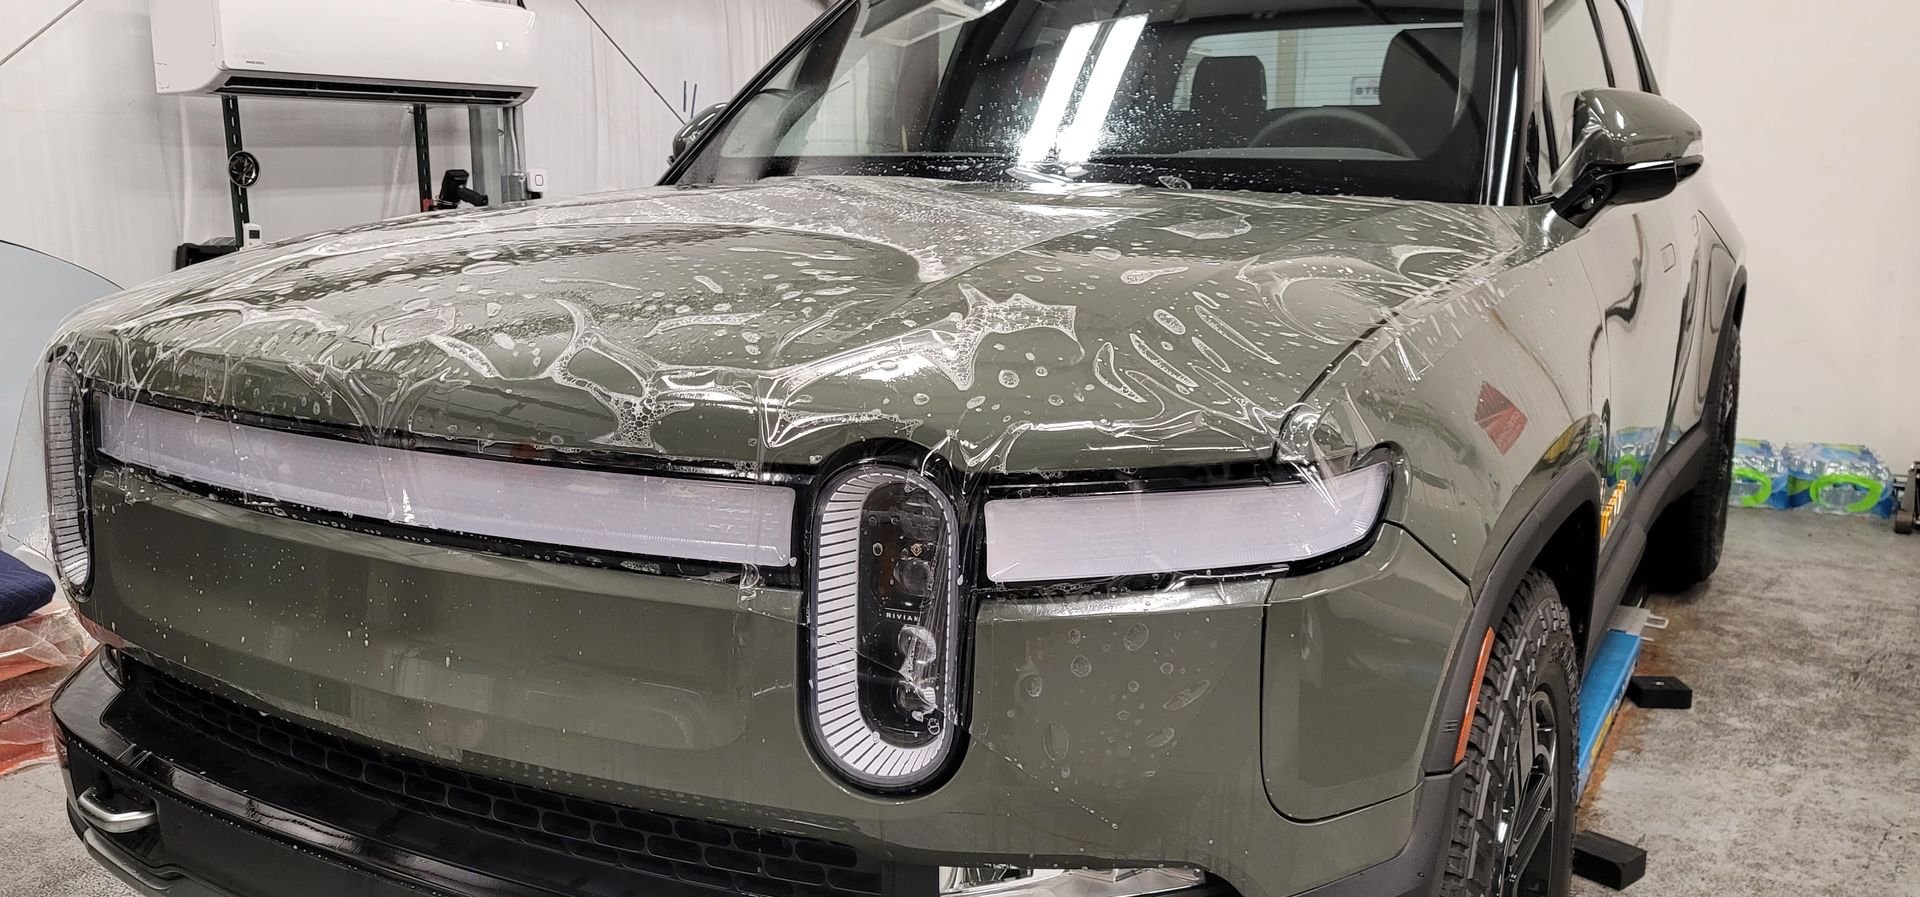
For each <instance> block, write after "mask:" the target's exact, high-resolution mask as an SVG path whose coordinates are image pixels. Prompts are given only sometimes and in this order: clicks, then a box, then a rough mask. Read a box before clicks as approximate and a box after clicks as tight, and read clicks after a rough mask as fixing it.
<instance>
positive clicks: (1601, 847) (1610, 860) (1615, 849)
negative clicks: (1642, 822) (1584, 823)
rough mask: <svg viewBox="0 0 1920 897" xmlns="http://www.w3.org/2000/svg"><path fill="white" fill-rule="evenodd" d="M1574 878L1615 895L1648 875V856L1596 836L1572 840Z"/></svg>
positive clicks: (1584, 834) (1580, 835) (1583, 834)
mask: <svg viewBox="0 0 1920 897" xmlns="http://www.w3.org/2000/svg"><path fill="white" fill-rule="evenodd" d="M1573 874H1575V875H1578V876H1580V877H1581V878H1584V879H1586V880H1588V881H1591V882H1597V883H1599V884H1603V885H1606V886H1607V887H1609V888H1612V889H1614V890H1616V891H1618V890H1622V889H1624V888H1625V887H1626V886H1627V885H1630V884H1633V883H1634V882H1636V881H1639V880H1640V879H1641V878H1643V877H1644V876H1646V874H1647V852H1646V851H1644V850H1641V849H1640V848H1638V847H1635V846H1633V845H1631V844H1628V843H1626V842H1625V841H1615V840H1614V839H1612V838H1609V837H1607V836H1606V835H1596V834H1594V833H1593V832H1576V833H1575V834H1574V836H1573Z"/></svg>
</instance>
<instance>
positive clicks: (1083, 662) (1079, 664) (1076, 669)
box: [1067, 654, 1093, 679]
mask: <svg viewBox="0 0 1920 897" xmlns="http://www.w3.org/2000/svg"><path fill="white" fill-rule="evenodd" d="M1067 668H1068V669H1070V670H1072V671H1073V674H1074V675H1075V676H1078V677H1080V678H1082V679H1085V678H1087V677H1088V676H1090V675H1092V674H1093V661H1091V660H1088V659H1087V655H1085V654H1076V655H1074V657H1073V662H1072V663H1069V664H1068V665H1067Z"/></svg>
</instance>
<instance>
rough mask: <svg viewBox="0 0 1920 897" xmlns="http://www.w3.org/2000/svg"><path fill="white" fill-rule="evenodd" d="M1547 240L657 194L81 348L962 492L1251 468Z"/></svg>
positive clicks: (194, 392) (343, 411)
mask: <svg viewBox="0 0 1920 897" xmlns="http://www.w3.org/2000/svg"><path fill="white" fill-rule="evenodd" d="M1517 222H1518V219H1517V218H1513V217H1510V216H1508V215H1506V214H1505V213H1502V212H1501V211H1499V210H1496V209H1487V208H1478V207H1462V206H1447V205H1439V204H1431V203H1416V202H1405V201H1398V200H1384V199H1356V198H1343V197H1311V196H1293V195H1272V194H1256V193H1224V192H1214V191H1175V190H1147V189H1139V188H1129V187H1116V186H1110V185H1100V186H1087V187H1081V186H1067V187H1054V186H1040V187H1036V186H1022V185H1005V184H960V183H948V182H940V181H925V180H912V179H902V178H798V179H782V180H771V181H763V182H759V183H756V184H751V185H746V186H740V187H723V188H708V189H699V190H684V189H672V188H656V189H650V190H641V191H634V192H628V193H620V194H609V195H605V196H598V197H591V198H586V199H580V200H574V201H569V202H562V203H549V204H536V205H522V206H515V207H508V208H502V209H494V210H484V211H476V212H468V213H457V214H445V215H432V216H422V217H417V218H410V219H405V220H401V221H397V222H391V223H387V224H381V225H374V226H368V227H362V228H356V229H352V230H347V231H342V232H339V233H333V234H324V235H320V236H316V237H312V238H308V239H305V240H302V241H299V242H296V243H292V244H289V245H286V246H281V247H274V248H270V249H262V250H253V251H247V252H242V253H237V254H235V255H233V256H229V257H227V258H225V259H221V260H219V261H217V262H213V263H209V264H207V265H203V266H200V267H197V268H193V269H189V270H186V271H182V272H178V273H176V274H174V275H172V276H169V277H167V278H163V279H161V280H159V281H155V282H153V283H151V284H148V285H146V286H143V287H141V288H138V289H135V290H132V291H129V292H127V293H124V294H121V295H119V296H117V297H114V298H112V299H109V300H106V301H104V302H103V303H101V304H98V305H96V306H94V307H92V308H91V309H89V310H88V311H87V312H85V313H83V314H82V315H80V316H79V317H78V318H76V320H74V321H73V322H71V323H70V324H69V326H68V329H67V331H66V332H65V333H64V334H63V335H62V336H61V337H60V341H61V342H63V343H66V344H70V345H72V346H73V347H74V348H75V349H76V351H78V352H79V353H80V357H81V358H82V359H83V360H84V362H85V363H86V365H87V366H88V369H89V371H90V373H92V374H93V375H95V376H99V377H102V378H106V379H109V380H114V381H117V382H121V383H123V384H126V385H129V386H133V387H137V388H141V389H148V390H152V391H154V392H156V393H160V394H165V395H170V396H174V397H177V398H182V399H187V400H192V401H200V402H205V403H208V404H211V405H217V406H222V407H232V408H239V409H244V410H248V411H254V412H259V413H263V414H270V415H280V416H286V417H294V418H303V419H313V420H320V421H327V422H332V423H338V424H345V425H350V426H356V427H364V428H369V429H373V430H379V431H382V432H412V433H420V434H427V435H434V436H449V437H454V438H463V439H479V440H483V441H504V442H526V443H538V444H541V445H549V446H559V447H561V448H566V449H609V448H611V449H629V450H640V451H647V452H650V453H656V454H662V455H667V456H673V457H682V458H699V459H706V460H717V461H737V462H751V461H766V460H777V461H780V462H782V463H797V464H806V463H810V462H814V461H817V460H818V459H819V458H820V457H823V456H824V455H825V454H827V453H830V452H832V451H834V450H836V449H838V448H840V447H842V446H845V445H847V444H849V443H852V442H856V441H859V440H861V439H867V438H874V437H881V436H887V437H900V438H908V439H912V440H914V441H916V442H919V443H921V444H923V445H928V446H932V447H936V448H938V449H939V450H941V451H942V452H943V453H944V454H946V455H947V456H948V457H949V458H950V459H951V460H952V461H953V462H954V463H955V464H956V465H959V466H961V467H963V468H978V467H994V468H1004V469H1017V470H1036V469H1062V468H1095V467H1126V466H1132V465H1133V464H1135V463H1138V462H1140V461H1143V460H1145V459H1146V458H1149V457H1151V456H1154V455H1160V456H1162V457H1165V454H1164V453H1168V452H1172V453H1175V456H1177V457H1178V458H1180V459H1181V460H1183V461H1195V462H1197V461H1200V460H1221V459H1244V458H1250V457H1266V456H1270V455H1272V454H1273V451H1274V445H1275V442H1276V440H1277V439H1278V437H1279V434H1280V432H1281V426H1282V424H1283V422H1284V421H1285V419H1286V418H1287V417H1288V415H1289V413H1290V412H1291V411H1292V410H1293V409H1294V408H1295V407H1296V405H1297V403H1298V402H1300V401H1301V399H1302V398H1303V397H1304V396H1305V394H1306V393H1307V392H1308V390H1309V388H1310V387H1311V386H1312V384H1313V383H1314V382H1315V380H1316V379H1317V378H1318V377H1319V376H1320V375H1321V374H1322V372H1324V371H1325V370H1326V369H1327V368H1328V367H1329V366H1330V365H1331V364H1332V363H1333V362H1335V361H1337V360H1338V359H1339V358H1340V356H1341V355H1342V354H1343V353H1345V352H1347V351H1348V350H1349V348H1350V347H1353V346H1354V345H1355V343H1356V342H1357V341H1360V340H1362V339H1363V338H1365V337H1368V336H1369V335H1370V334H1371V335H1374V336H1373V338H1372V339H1371V340H1369V341H1368V343H1367V346H1370V347H1371V348H1366V347H1363V351H1366V352H1368V353H1369V355H1368V358H1369V360H1371V359H1372V358H1373V357H1375V356H1379V357H1384V358H1386V359H1387V361H1388V362H1389V363H1392V364H1395V365H1398V366H1403V367H1404V368H1405V375H1406V376H1409V377H1418V376H1419V374H1420V372H1421V371H1422V370H1424V367H1425V365H1428V364H1431V362H1432V360H1433V358H1435V357H1437V356H1438V354H1439V353H1440V352H1443V351H1444V350H1445V348H1446V347H1447V346H1448V345H1450V344H1451V343H1450V342H1449V341H1448V339H1447V337H1446V326H1445V324H1444V322H1445V319H1446V317H1447V316H1448V315H1458V314H1459V313H1460V312H1461V310H1462V308H1463V307H1466V306H1473V305H1485V304H1488V303H1490V302H1492V301H1493V297H1492V295H1491V292H1492V291H1491V287H1490V285H1489V281H1490V279H1491V277H1492V276H1493V274H1495V273H1497V272H1499V271H1501V270H1504V269H1505V268H1507V267H1509V266H1511V265H1513V264H1516V263H1517V262H1518V261H1520V260H1521V259H1522V257H1523V256H1525V255H1526V252H1525V247H1526V246H1528V245H1529V244H1528V242H1527V241H1525V240H1524V239H1523V238H1522V235H1521V233H1520V230H1519V225H1518V223H1517ZM1381 334H1385V335H1386V337H1387V338H1384V339H1383V338H1382V337H1381ZM1161 463H1167V462H1165V461H1163V462H1161Z"/></svg>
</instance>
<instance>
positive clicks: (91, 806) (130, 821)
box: [74, 788, 153, 835]
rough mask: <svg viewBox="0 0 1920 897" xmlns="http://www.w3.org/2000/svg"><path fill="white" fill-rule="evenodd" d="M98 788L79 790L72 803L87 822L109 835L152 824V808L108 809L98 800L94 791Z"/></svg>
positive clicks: (124, 832)
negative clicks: (78, 808)
mask: <svg viewBox="0 0 1920 897" xmlns="http://www.w3.org/2000/svg"><path fill="white" fill-rule="evenodd" d="M98 790H99V789H97V788H88V789H87V790H85V791H82V792H80V796H79V797H77V798H75V799H74V803H75V804H76V805H78V806H79V807H80V815H82V816H84V817H86V819H87V822H88V823H89V824H91V825H92V826H93V827H94V828H97V829H99V830H101V831H103V832H106V833H108V834H110V835H124V834H126V833H128V832H137V831H139V830H141V829H143V828H146V827H147V826H149V825H152V824H153V811H152V810H110V809H107V805H106V804H103V803H101V802H100V798H99V797H97V796H96V794H95V792H97V791H98Z"/></svg>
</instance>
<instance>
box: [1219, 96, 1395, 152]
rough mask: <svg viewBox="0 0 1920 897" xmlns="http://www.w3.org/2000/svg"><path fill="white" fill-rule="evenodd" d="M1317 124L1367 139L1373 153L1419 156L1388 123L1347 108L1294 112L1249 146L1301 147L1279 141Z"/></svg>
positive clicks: (1315, 108) (1254, 138) (1275, 122)
mask: <svg viewBox="0 0 1920 897" xmlns="http://www.w3.org/2000/svg"><path fill="white" fill-rule="evenodd" d="M1316 122H1317V123H1318V124H1320V125H1321V126H1323V127H1324V126H1327V125H1331V126H1332V127H1333V129H1334V130H1335V131H1336V132H1338V131H1340V130H1345V131H1348V132H1349V133H1354V132H1357V136H1362V137H1364V138H1365V139H1366V142H1367V143H1368V144H1370V145H1371V146H1372V147H1373V148H1374V149H1381V150H1385V151H1387V152H1390V153H1394V154H1396V155H1400V156H1405V157H1407V158H1409V159H1411V158H1413V157H1415V156H1417V155H1419V154H1418V153H1415V152H1414V151H1413V147H1411V146H1408V145H1407V141H1405V140H1404V139H1401V137H1400V135H1399V134H1397V133H1394V130H1393V129H1392V128H1389V127H1387V125H1386V123H1385V122H1382V121H1381V120H1379V119H1377V118H1374V117H1373V116H1371V115H1368V114H1366V113H1365V112H1361V111H1358V110H1356V109H1352V108H1349V107H1347V106H1313V107H1309V108H1306V109H1295V110H1293V111H1292V112H1289V113H1287V114H1285V115H1282V116H1280V117H1279V118H1276V119H1274V120H1273V123H1272V124H1269V125H1267V126H1266V127H1264V128H1261V129H1260V133H1258V134H1255V135H1253V139H1252V140H1251V141H1248V143H1247V145H1248V146H1299V145H1300V144H1298V143H1295V142H1291V141H1287V142H1282V141H1279V140H1277V139H1276V138H1278V137H1279V136H1280V135H1282V134H1284V133H1286V132H1288V131H1293V130H1301V129H1305V128H1308V127H1311V126H1312V124H1313V123H1316ZM1310 145H1314V146H1344V145H1348V144H1341V143H1328V142H1325V141H1324V140H1323V141H1318V142H1316V143H1314V144H1310Z"/></svg>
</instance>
